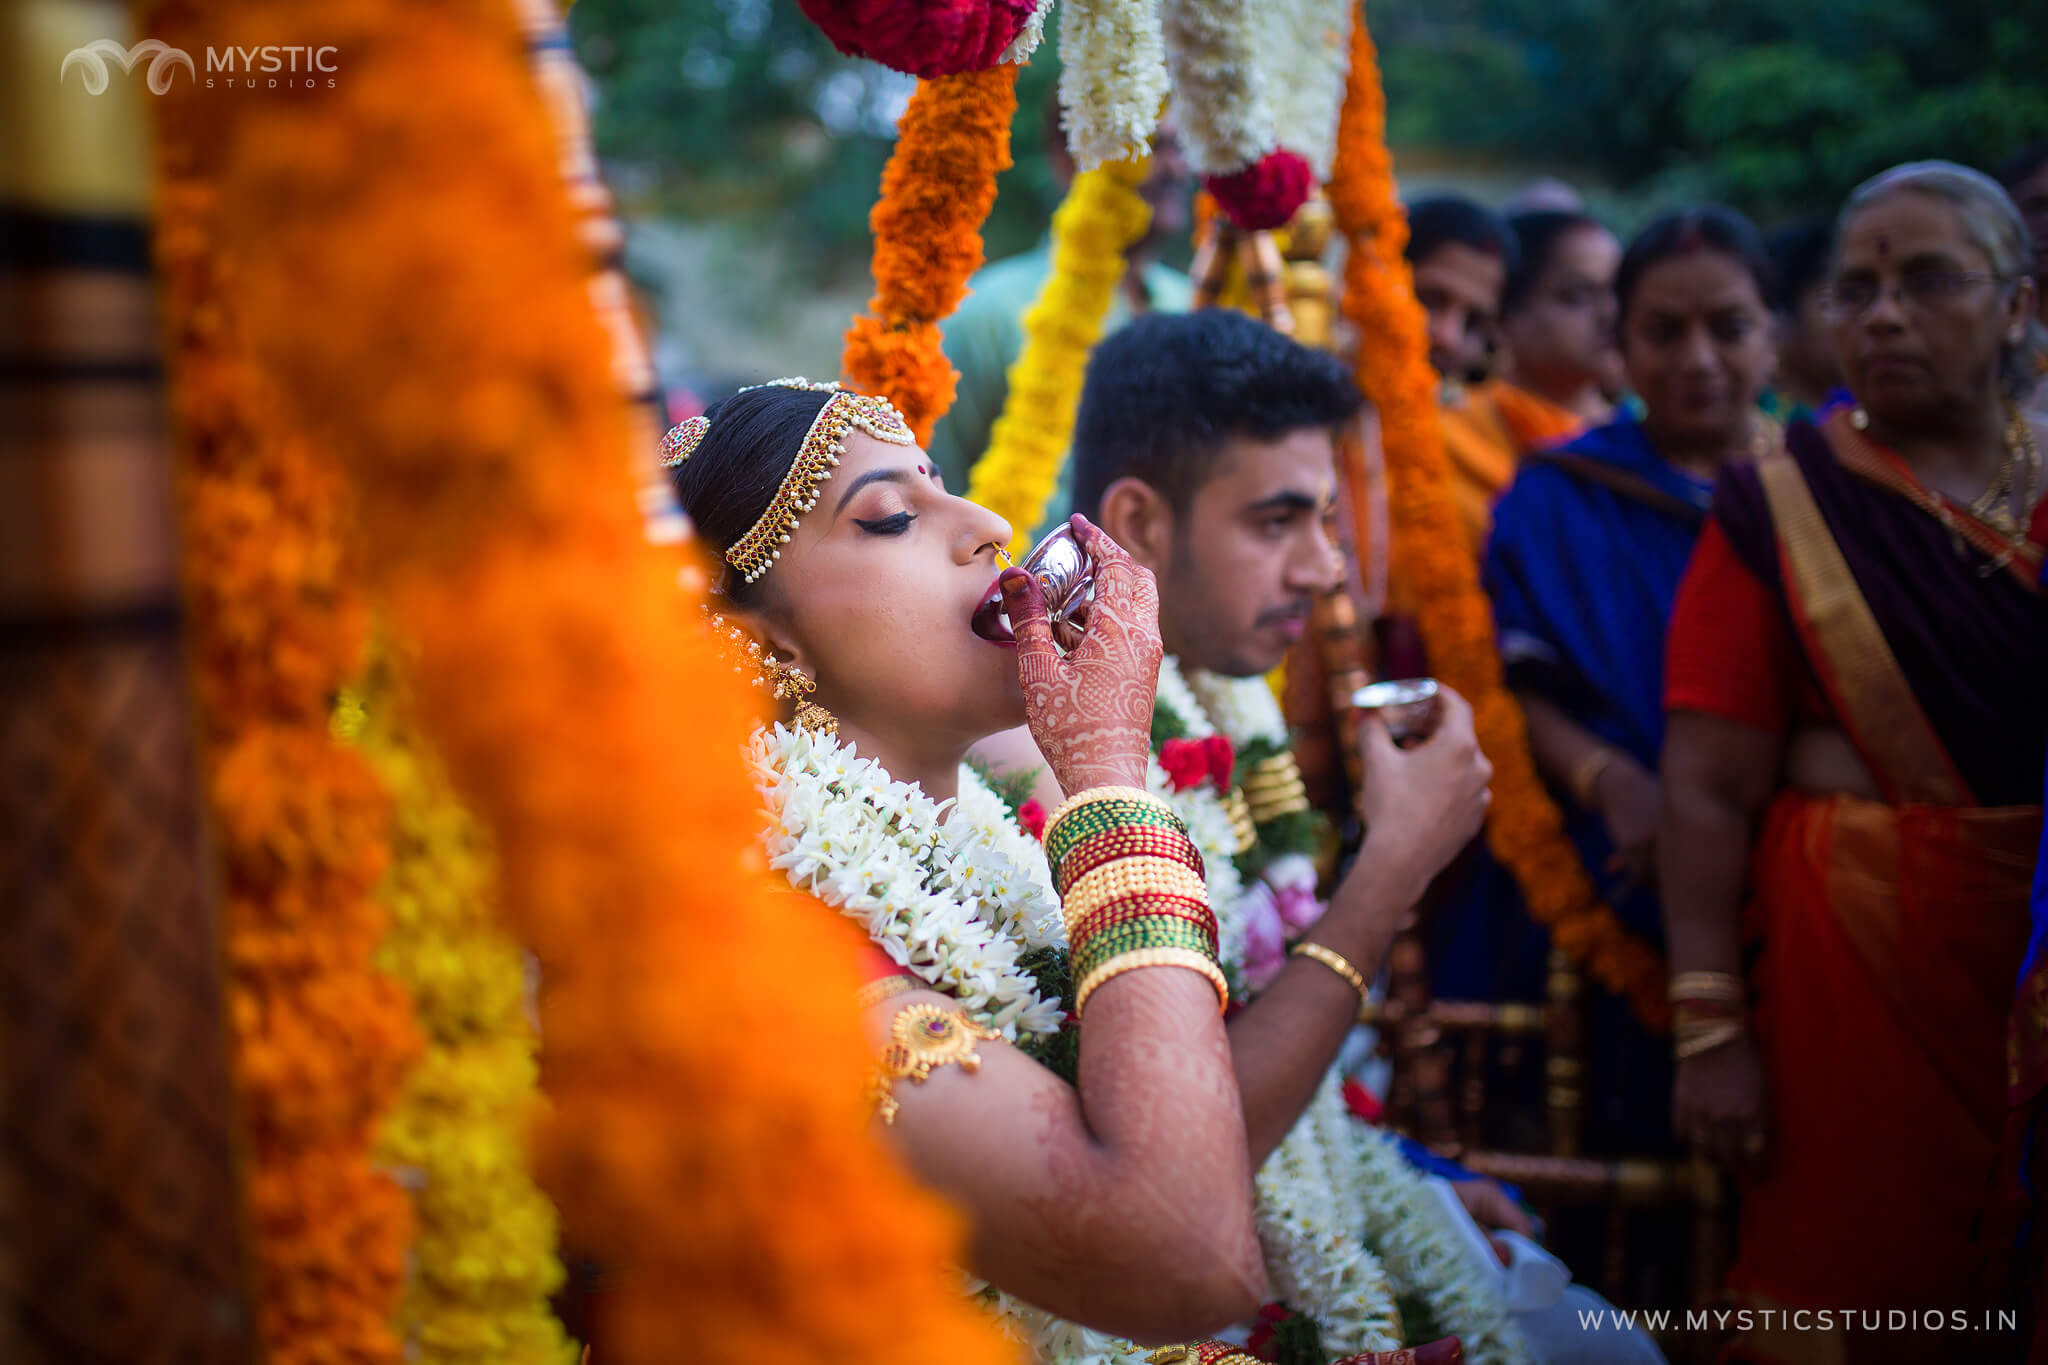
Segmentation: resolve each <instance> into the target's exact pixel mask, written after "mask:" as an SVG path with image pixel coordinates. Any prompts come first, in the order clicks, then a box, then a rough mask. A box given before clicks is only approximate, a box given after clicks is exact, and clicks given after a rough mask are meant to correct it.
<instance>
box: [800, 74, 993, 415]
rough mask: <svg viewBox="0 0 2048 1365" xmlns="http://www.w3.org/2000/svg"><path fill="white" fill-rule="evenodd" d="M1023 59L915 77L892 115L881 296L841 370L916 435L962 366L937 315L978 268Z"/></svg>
mask: <svg viewBox="0 0 2048 1365" xmlns="http://www.w3.org/2000/svg"><path fill="white" fill-rule="evenodd" d="M1016 112H1017V68H1016V67H1015V66H1014V65H1011V64H1010V63H1007V62H1006V63H1004V64H1003V65H1001V66H996V67H991V68H990V69H988V70H986V71H970V72H967V73H965V74H964V75H959V76H941V77H939V78H938V79H936V80H928V81H919V82H918V83H917V90H916V91H915V92H914V93H913V94H912V95H911V97H910V104H909V107H907V108H906V109H904V111H903V117H902V119H901V120H900V121H899V122H898V123H897V125H896V150H895V151H894V152H892V153H891V154H890V156H889V164H888V166H887V167H886V168H884V169H883V171H882V197H881V199H880V200H879V201H877V202H876V204H875V207H874V209H873V210H872V211H871V212H870V213H869V214H868V225H869V226H870V227H871V228H873V229H874V233H875V259H874V274H875V296H874V298H872V299H870V300H869V301H868V311H867V312H866V313H863V314H862V315H860V316H859V317H857V318H855V319H854V320H853V325H852V326H851V327H849V328H848V329H847V332H846V354H845V357H844V358H843V360H842V361H841V365H842V367H843V368H844V370H845V372H846V381H847V383H849V384H850V385H852V386H853V387H854V388H857V389H860V390H862V391H863V392H866V393H878V394H881V395H883V396H885V397H887V398H888V399H889V400H890V401H891V402H893V403H895V405H896V409H897V411H899V412H901V413H902V414H903V420H904V421H906V422H908V423H909V424H910V429H911V431H912V432H913V433H915V435H916V436H917V441H918V444H919V445H923V444H924V443H925V442H927V441H929V440H930V439H931V435H932V427H933V426H934V425H935V424H936V423H937V422H938V420H939V418H941V417H943V416H945V414H946V409H947V408H949V407H951V406H952V405H953V393H954V389H955V387H956V386H957V384H958V382H959V379H960V376H959V374H958V372H957V371H955V370H954V369H953V363H952V362H951V361H949V360H947V359H946V355H945V352H944V351H942V350H940V349H939V323H940V322H942V321H944V320H945V319H946V318H947V317H949V316H950V315H951V314H952V312H953V310H954V309H955V308H957V307H959V306H960V300H961V299H962V298H963V297H965V296H966V293H967V277H968V276H970V275H972V274H973V273H974V272H975V271H976V270H978V269H980V268H981V262H982V247H981V225H982V223H983V222H985V221H986V220H987V219H988V211H989V208H990V206H992V205H993V204H994V203H995V201H996V175H997V173H998V172H1001V171H1005V170H1008V169H1009V166H1010V119H1011V117H1012V116H1013V115H1014V114H1015V113H1016Z"/></svg>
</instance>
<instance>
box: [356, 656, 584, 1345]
mask: <svg viewBox="0 0 2048 1365" xmlns="http://www.w3.org/2000/svg"><path fill="white" fill-rule="evenodd" d="M336 721H337V728H338V729H340V730H341V732H342V733H343V734H344V735H345V736H346V737H348V738H351V739H353V740H354V741H355V743H356V745H357V746H358V747H359V748H360V749H361V750H362V751H363V752H364V753H365V754H367V755H368V756H369V758H370V762H371V764H372V766H373V767H374V768H375V769H376V771H377V775H378V776H379V777H380V778H382V779H383V781H384V786H385V788H386V790H388V791H389V792H390V793H391V802H392V817H393V831H392V835H393V837H392V860H391V870H390V872H389V873H388V874H387V875H386V876H385V879H384V887H383V892H382V897H383V900H384V903H385V905H386V907H387V908H388V910H389V912H390V916H391V927H390V929H389V931H388V932H387V933H386V935H385V939H384V943H383V946H382V947H381V948H380V949H379V952H378V956H379V959H380V961H382V962H383V963H384V964H385V965H386V967H387V968H388V969H389V970H390V971H391V973H392V975H394V976H396V977H397V978H398V979H399V980H400V981H403V982H404V983H405V984H406V986H407V987H408V988H409V989H410V990H411V991H412V995H413V1005H414V1008H415V1010H417V1012H418V1015H419V1020H420V1025H421V1028H422V1030H423V1031H424V1033H425V1034H426V1038H427V1049H426V1052H425V1053H424V1054H423V1055H422V1056H421V1058H420V1060H419V1062H418V1063H417V1064H416V1065H415V1066H414V1067H413V1069H412V1072H411V1074H410V1075H409V1076H408V1077H407V1078H406V1087H405V1093H404V1096H403V1099H402V1100H401V1102H400V1104H399V1107H398V1110H397V1112H395V1113H394V1114H393V1115H392V1116H391V1120H390V1122H389V1123H388V1124H387V1125H386V1127H385V1130H384V1135H383V1140H382V1143H381V1145H380V1148H379V1155H380V1156H381V1157H382V1158H383V1160H384V1161H385V1162H386V1163H387V1164H389V1165H392V1166H395V1167H398V1168H400V1169H401V1170H404V1171H405V1172H406V1173H407V1175H408V1181H407V1183H408V1184H409V1185H410V1186H411V1187H412V1188H413V1211H414V1215H415V1217H416V1218H417V1220H418V1224H419V1234H418V1237H417V1240H416V1241H415V1242H414V1245H413V1267H412V1273H411V1275H410V1276H409V1277H408V1281H407V1285H406V1292H405V1297H404V1300H403V1301H402V1303H401V1305H400V1311H399V1329H400V1335H401V1336H403V1337H404V1339H405V1340H406V1341H407V1342H408V1343H409V1344H410V1345H411V1347H412V1348H413V1354H412V1355H411V1356H410V1357H409V1359H411V1360H413V1361H415V1362H417V1365H471V1363H473V1365H496V1363H497V1362H504V1363H505V1365H543V1363H544V1362H553V1365H564V1362H567V1361H570V1360H573V1359H574V1348H573V1347H572V1346H571V1344H570V1342H569V1339H568V1336H567V1335H566V1334H565V1333H564V1332H563V1331H562V1325H561V1323H560V1322H558V1321H557V1320H556V1319H555V1316H554V1314H553V1312H552V1311H551V1310H550V1308H549V1306H548V1296H549V1295H551V1294H552V1293H554V1292H555V1290H556V1289H558V1288H560V1287H561V1283H562V1266H561V1262H560V1261H559V1259H558V1258H557V1257H556V1254H555V1240H556V1236H555V1211H554V1208H553V1207H552V1206H551V1205H550V1204H549V1203H548V1202H547V1200H546V1198H545V1197H543V1196H542V1194H541V1192H540V1190H539V1189H538V1188H537V1187H536V1186H535V1185H534V1183H533V1178H532V1176H531V1175H530V1174H529V1173H528V1170H527V1162H526V1138H527V1130H528V1127H529V1126H530V1124H531V1121H532V1119H533V1117H534V1114H535V1112H536V1107H537V1105H538V1103H539V1101H540V1088H539V1073H538V1068H537V1066H536V1064H535V1061H534V1046H535V1039H534V1035H533V1024H532V1021H531V1020H530V1018H529V1017H528V1014H527V1008H526V965H525V960H524V957H523V955H522V954H521V952H520V949H519V946H518V945H517V944H516V943H514V942H512V940H511V939H509V938H507V937H506V936H505V934H504V931H503V930H502V929H500V928H499V927H498V924H497V922H496V913H497V910H496V903H495V902H496V885H495V883H496V876H497V872H496V867H495V864H494V861H493V859H492V857H491V852H490V849H489V847H488V845H487V842H486V840H485V838H484V835H483V831H482V830H481V829H479V828H478V827H477V825H476V822H475V821H474V820H473V819H471V818H470V815H469V812H468V811H466V810H464V809H463V808H462V805H461V803H460V802H459V801H457V800H456V798H455V795H454V793H453V792H452V791H450V790H449V788H448V781H447V777H446V775H445V774H443V773H442V772H441V771H440V767H439V764H437V763H436V762H435V761H434V759H433V756H432V754H431V752H430V751H429V750H428V749H427V748H426V746H425V745H424V743H423V742H422V739H421V736H420V735H419V734H418V733H417V731H416V729H415V728H414V727H413V725H412V724H411V722H410V720H409V717H408V715H407V712H406V701H405V698H404V695H403V688H402V685H401V683H400V680H399V678H398V675H397V672H396V670H395V669H394V667H393V666H392V661H391V660H390V659H389V657H388V650H386V651H382V652H380V657H379V658H378V659H377V661H376V662H374V663H373V664H372V667H371V669H370V671H369V674H368V676H367V677H366V678H365V680H364V684H363V689H362V691H361V692H360V693H359V694H351V696H350V697H349V698H347V699H346V701H345V705H344V707H343V709H342V710H341V711H340V712H339V713H338V714H337V717H336Z"/></svg>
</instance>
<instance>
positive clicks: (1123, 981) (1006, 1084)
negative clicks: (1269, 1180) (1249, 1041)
mask: <svg viewBox="0 0 2048 1365" xmlns="http://www.w3.org/2000/svg"><path fill="white" fill-rule="evenodd" d="M921 1000H922V1001H929V1002H931V1003H934V1004H944V1003H945V998H944V997H943V996H939V995H935V994H931V993H928V992H918V993H915V994H911V995H900V996H897V997H895V998H893V999H891V1000H887V1001H884V1002H883V1003H881V1004H879V1005H876V1006H873V1007H872V1008H870V1010H869V1011H868V1028H869V1033H870V1037H871V1039H872V1040H873V1041H874V1043H875V1045H876V1047H877V1048H879V1047H880V1046H881V1044H882V1042H883V1040H884V1039H885V1038H886V1037H887V1035H888V1031H889V1024H890V1021H891V1020H892V1019H893V1018H894V1017H895V1015H896V1013H897V1011H898V1010H901V1009H903V1008H906V1007H908V1006H910V1005H912V1004H915V1003H917V1002H918V1001H921ZM980 1054H981V1059H982V1066H981V1069H980V1070H979V1071H978V1072H977V1073H975V1074H972V1075H970V1074H968V1073H966V1072H965V1071H963V1070H962V1069H961V1068H960V1067H958V1066H944V1067H940V1068H939V1069H938V1070H936V1071H934V1072H933V1073H932V1075H931V1077H930V1079H929V1080H926V1081H925V1082H923V1083H922V1084H912V1083H909V1082H898V1083H897V1085H896V1087H895V1089H894V1090H893V1092H892V1093H893V1095H894V1096H895V1098H896V1101H897V1103H898V1106H899V1109H898V1112H897V1116H896V1121H895V1124H894V1126H893V1128H892V1129H891V1131H892V1132H893V1133H894V1134H895V1136H896V1139H897V1140H898V1142H899V1143H900V1144H901V1145H902V1147H903V1149H904V1151H905V1152H906V1154H907V1155H908V1157H909V1160H910V1163H911V1165H912V1167H913V1168H914V1169H915V1170H916V1171H917V1173H918V1175H919V1176H921V1177H922V1178H923V1179H924V1180H925V1181H927V1182H928V1183H929V1184H931V1185H932V1186H933V1187H935V1188H936V1189H938V1190H940V1191H942V1192H944V1193H946V1194H948V1195H950V1196H952V1197H953V1198H954V1199H955V1200H957V1201H958V1202H959V1203H960V1204H962V1205H964V1206H965V1207H966V1209H967V1212H968V1214H969V1215H970V1217H971V1218H972V1220H973V1234H972V1240H971V1243H970V1263H971V1268H972V1269H973V1271H974V1273H975V1274H977V1275H979V1276H981V1277H982V1278H984V1279H986V1280H988V1281H989V1282H990V1283H991V1284H994V1285H997V1286H999V1287H1001V1288H1002V1289H1004V1290H1006V1291H1008V1292H1009V1293H1012V1294H1015V1295H1016V1296H1017V1297H1019V1298H1021V1299H1024V1300H1026V1301H1027V1302H1029V1303H1032V1304H1034V1305H1036V1306H1038V1307H1040V1308H1043V1309H1046V1310H1047V1311H1048V1312H1052V1313H1056V1314H1058V1315H1059V1316H1061V1317H1064V1318H1070V1319H1072V1320H1074V1321H1076V1322H1080V1323H1083V1324H1085V1325H1087V1326H1091V1327H1096V1328H1100V1329H1102V1330H1104V1331H1108V1332H1113V1333H1116V1334H1118V1335H1121V1336H1128V1337H1132V1338H1134V1339H1137V1340H1140V1341H1146V1342H1155V1343H1156V1342H1166V1341H1185V1340H1187V1339H1189V1338H1192V1337H1198V1336H1205V1335H1207V1334H1208V1333H1210V1332H1212V1331H1215V1330H1216V1329H1218V1328H1220V1327H1222V1326H1224V1325H1225V1324H1227V1323H1231V1322H1237V1321H1242V1320H1243V1319H1245V1318H1247V1317H1249V1316H1251V1314H1252V1313H1253V1312H1254V1311H1255V1310H1256V1309H1257V1308H1258V1306H1259V1305H1260V1304H1262V1303H1263V1302H1265V1300H1266V1297H1267V1289H1266V1276H1265V1269H1264V1266H1263V1264H1262V1262H1261V1260H1260V1257H1259V1243H1258V1236H1257V1231H1256V1228H1255V1226H1254V1222H1253V1205H1252V1195H1251V1166H1250V1163H1249V1160H1248V1159H1247V1157H1246V1154H1245V1140H1244V1126H1243V1124H1242V1122H1241V1121H1240V1119H1239V1108H1238V1105H1239V1101H1238V1095H1237V1084H1236V1080H1235V1074H1234V1072H1233V1070H1232V1065H1231V1056H1230V1046H1229V1042H1228V1040H1227V1039H1226V1038H1225V1036H1224V1032H1223V1025H1222V1022H1221V1019H1220V1018H1219V1017H1218V1015H1217V1012H1216V991H1215V988H1214V987H1213V986H1211V985H1210V984H1209V982H1208V981H1207V980H1206V979H1204V978H1203V977H1201V976H1199V975H1197V974H1196V973H1194V972H1191V971H1185V970H1181V969H1178V968H1151V969H1148V970H1144V971H1135V972H1127V973H1125V974H1124V975H1122V976H1119V977H1117V978H1115V979H1114V980H1112V981H1109V982H1108V983H1106V984H1105V985H1103V986H1102V987H1101V989H1100V990H1098V991H1097V992H1096V993H1095V994H1094V995H1093V996H1091V997H1090V998H1089V1001H1088V1010H1087V1014H1086V1016H1085V1019H1084V1022H1083V1023H1082V1025H1081V1074H1080V1086H1079V1088H1078V1089H1076V1088H1075V1087H1072V1086H1069V1085H1067V1084H1066V1083H1065V1082H1063V1081H1061V1080H1060V1079H1059V1078H1058V1077H1056V1076H1055V1075H1053V1073H1052V1072H1050V1071H1048V1070H1046V1069H1045V1068H1044V1067H1042V1066H1040V1065H1039V1064H1038V1063H1037V1062H1035V1061H1033V1060H1032V1059H1031V1058H1029V1057H1027V1056H1025V1055H1024V1054H1023V1053H1021V1052H1019V1051H1017V1050H1016V1049H1014V1048H1011V1047H1008V1046H1005V1045H1003V1044H1001V1043H984V1044H982V1045H981V1048H980Z"/></svg>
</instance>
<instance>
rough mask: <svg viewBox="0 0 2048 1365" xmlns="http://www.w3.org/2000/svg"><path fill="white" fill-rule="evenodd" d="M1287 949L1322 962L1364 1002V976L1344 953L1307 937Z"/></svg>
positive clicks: (1361, 1002)
mask: <svg viewBox="0 0 2048 1365" xmlns="http://www.w3.org/2000/svg"><path fill="white" fill-rule="evenodd" d="M1287 951H1288V952H1289V953H1291V954H1292V955H1294V956H1295V957H1306V958H1311V959H1313V960H1315V961H1317V962H1320V963H1322V964H1323V965H1324V966H1325V967H1328V968H1329V969H1330V970H1331V971H1333V972H1335V973H1336V974H1337V975H1339V976H1341V977H1343V978H1344V980H1345V982H1346V983H1347V984H1348V985H1349V986H1350V987H1351V989H1352V990H1354V991H1357V992H1358V1000H1359V1003H1360V1004H1363V1003H1365V998H1366V985H1365V976H1364V974H1363V973H1361V972H1360V971H1359V970H1358V968H1356V967H1354V966H1352V965H1351V963H1350V961H1349V960H1348V959H1347V958H1345V956H1344V954H1342V953H1340V952H1338V951H1337V950H1336V949H1334V948H1325V947H1324V946H1323V945H1322V944H1320V943H1310V942H1309V941H1308V940H1307V939H1303V940H1302V941H1301V942H1299V943H1297V944H1295V945H1294V946H1293V947H1292V948H1289V949H1288V950H1287Z"/></svg>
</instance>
